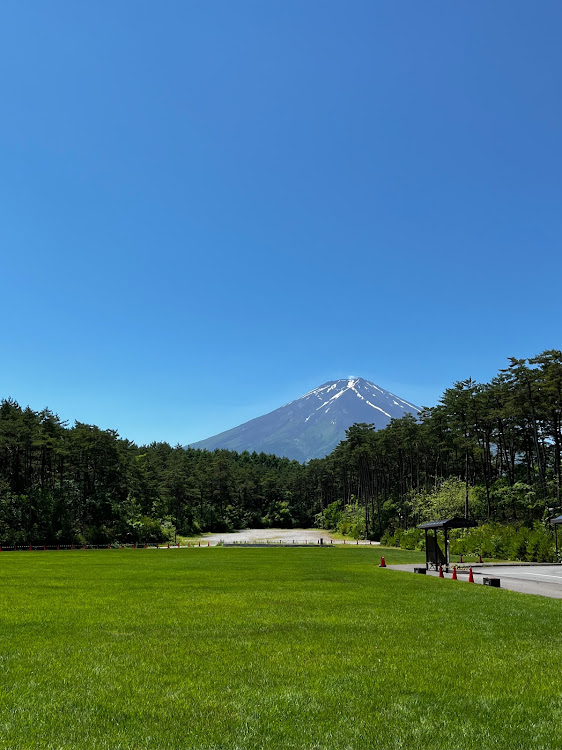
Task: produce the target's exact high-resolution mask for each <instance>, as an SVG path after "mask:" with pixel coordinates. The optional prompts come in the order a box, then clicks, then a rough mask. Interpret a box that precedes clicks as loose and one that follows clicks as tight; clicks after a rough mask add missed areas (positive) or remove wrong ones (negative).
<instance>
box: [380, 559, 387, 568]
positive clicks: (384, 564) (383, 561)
mask: <svg viewBox="0 0 562 750" xmlns="http://www.w3.org/2000/svg"><path fill="white" fill-rule="evenodd" d="M379 568H386V562H385V559H384V557H381V564H380V565H379Z"/></svg>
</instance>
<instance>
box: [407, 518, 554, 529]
mask: <svg viewBox="0 0 562 750" xmlns="http://www.w3.org/2000/svg"><path fill="white" fill-rule="evenodd" d="M560 518H561V519H562V516H560ZM561 523H562V521H561ZM477 525H478V524H477V523H476V521H471V520H470V519H468V518H461V517H460V516H455V517H454V518H445V519H443V520H442V521H427V523H422V524H420V525H419V526H418V529H468V528H470V527H472V526H477Z"/></svg>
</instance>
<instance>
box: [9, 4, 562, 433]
mask: <svg viewBox="0 0 562 750" xmlns="http://www.w3.org/2000/svg"><path fill="white" fill-rule="evenodd" d="M0 19H1V23H0V66H1V76H0V96H1V99H0V101H1V107H2V116H1V117H0V166H1V168H0V254H1V266H0V268H1V276H0V326H1V347H0V396H3V397H7V396H11V397H13V398H15V399H17V400H18V401H19V402H20V403H21V404H25V405H26V404H29V405H30V406H31V407H32V408H35V409H39V408H42V407H44V406H49V407H50V408H51V409H53V410H54V411H55V412H57V413H58V414H59V415H60V416H61V417H63V418H64V419H68V420H70V421H71V422H72V421H73V420H74V419H79V420H80V421H84V422H89V423H94V424H98V425H100V426H101V427H104V428H106V427H111V428H115V429H117V430H118V431H119V433H120V434H121V435H123V436H124V437H128V438H130V439H133V440H135V441H137V442H150V441H152V440H167V441H169V442H171V443H172V444H175V443H178V442H179V443H182V444H185V443H188V442H191V441H195V440H198V439H202V438H205V437H208V436H209V435H212V434H214V433H216V432H219V431H221V430H224V429H228V428H229V427H233V426H235V425H236V424H239V423H240V422H243V421H245V420H247V419H250V418H252V417H254V416H258V415H259V414H262V413H264V412H266V411H269V410H271V409H274V408H276V407H277V406H279V405H281V404H282V403H285V402H286V401H289V400H291V399H293V398H296V397H298V396H300V395H301V394H302V393H304V392H306V391H308V390H310V389H311V388H314V387H316V386H317V385H319V384H320V383H323V382H325V381H327V380H331V379H334V378H338V377H345V376H348V375H358V376H362V377H365V378H367V379H369V380H373V381H374V382H375V383H377V384H379V385H380V386H382V387H385V388H388V389H389V390H392V391H394V392H395V393H397V394H398V395H400V396H401V397H402V398H405V399H407V400H409V401H413V402H415V403H418V404H422V405H432V404H434V403H435V402H436V401H437V399H438V398H439V396H440V394H441V393H442V391H443V390H444V389H445V388H446V387H448V386H449V385H451V384H452V383H453V382H454V381H455V380H459V379H463V378H466V377H469V376H471V377H473V378H475V379H477V380H488V379H489V378H491V377H493V375H494V374H495V373H496V372H497V370H498V369H499V368H501V367H503V366H504V365H505V363H506V358H507V357H508V356H518V357H526V356H532V355H533V354H535V353H538V352H539V351H542V350H544V349H547V348H562V342H561V336H560V320H561V316H560V292H559V286H560V276H561V271H562V260H561V254H560V246H561V242H560V240H561V238H562V212H561V210H560V208H561V205H562V182H561V180H562V178H561V175H562V163H561V162H562V156H561V149H560V123H561V121H562V100H561V98H560V91H561V90H562V81H561V78H562V46H561V45H560V41H559V37H560V28H561V24H562V4H561V3H560V2H559V0H555V1H552V2H551V1H549V0H541V2H540V3H530V2H528V1H526V2H518V1H517V0H495V1H494V2H493V3H490V2H488V0H477V1H476V2H471V3H450V2H446V0H441V1H440V2H435V1H432V0H426V1H424V2H423V3H421V2H419V0H411V1H408V0H399V2H396V1H395V0H385V1H384V2H377V1H376V0H366V1H365V2H358V1H355V0H348V2H346V3H342V2H330V1H326V0H323V1H322V2H316V1H313V0H305V1H304V2H303V0H299V1H298V2H293V1H292V0H282V1H281V0H279V2H272V1H268V0H260V2H257V1H256V2H245V1H244V0H239V2H231V1H230V0H229V1H228V2H221V1H219V0H207V1H206V2H204V3H195V2H179V1H178V2H169V1H166V0H159V2H158V3H156V2H142V0H141V1H138V0H136V1H135V2H134V3H133V2H132V1H131V0H129V1H128V2H120V1H119V0H112V1H111V2H105V1H101V2H97V3H75V2H62V1H61V2H56V1H55V2H49V3H44V2H26V1H25V0H22V2H18V3H11V4H9V5H6V6H5V7H4V8H3V10H2V12H1V16H0Z"/></svg>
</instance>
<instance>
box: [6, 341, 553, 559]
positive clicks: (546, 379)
mask: <svg viewBox="0 0 562 750" xmlns="http://www.w3.org/2000/svg"><path fill="white" fill-rule="evenodd" d="M561 420H562V352H560V351H558V350H548V351H544V352H542V353H541V354H539V355H537V356H536V357H532V358H529V359H515V358H510V359H509V360H508V364H507V367H506V368H505V369H502V370H500V372H499V373H498V374H497V376H496V377H494V378H493V379H492V380H491V382H489V383H476V382H474V381H473V380H472V379H470V378H469V379H467V380H463V381H459V382H457V383H455V384H454V385H453V386H452V387H451V388H449V389H447V390H446V391H445V392H444V393H443V396H442V397H441V399H440V400H439V402H438V404H437V405H436V406H434V407H431V408H424V409H423V410H422V412H421V413H420V414H419V416H418V418H417V419H416V418H415V417H413V416H405V417H403V418H402V419H398V420H393V421H392V422H391V424H390V425H388V427H386V428H385V429H382V430H378V431H377V430H375V429H374V428H373V425H368V424H355V425H352V426H351V427H350V428H349V429H348V430H347V435H346V439H345V440H343V441H342V442H341V443H340V444H339V445H338V446H337V447H336V448H335V449H334V451H333V452H332V453H331V454H330V455H329V456H327V457H326V458H323V459H316V460H312V461H310V462H309V463H308V464H306V465H303V464H300V463H298V462H296V461H290V460H288V459H286V458H280V457H277V456H273V455H266V454H263V453H260V454H257V453H249V452H243V453H234V452H231V451H225V450H217V451H214V452H208V451H200V450H195V449H192V448H184V447H182V446H179V445H178V446H175V447H172V446H170V445H168V444H167V443H152V444H150V445H144V446H137V445H136V444H135V443H133V442H131V441H129V440H126V439H124V438H122V437H120V436H119V435H118V433H117V432H116V431H114V430H102V429H100V428H98V427H96V426H94V425H88V424H84V423H81V422H75V424H74V425H72V426H68V424H66V423H64V422H63V421H61V420H60V419H59V418H58V417H57V415H56V414H55V413H53V412H52V411H50V410H49V409H44V410H42V411H33V410H32V409H30V408H29V407H26V408H24V407H21V406H20V405H19V404H18V403H16V402H15V401H14V400H12V399H9V398H7V399H4V400H3V401H2V402H1V404H0V545H2V546H5V547H8V546H19V545H28V544H34V545H36V544H57V543H60V544H66V543H68V544H69V543H89V544H108V543H119V542H120V543H127V542H129V543H130V542H155V541H165V540H166V539H171V538H173V537H174V535H175V534H176V533H177V534H181V535H193V534H199V533H201V532H205V531H228V530H235V529H240V528H250V527H252V528H261V527H285V528H288V527H293V526H295V527H297V526H310V525H313V524H316V525H320V526H325V527H327V528H338V529H339V530H340V531H342V532H343V533H351V534H353V535H354V536H362V537H367V538H371V539H380V538H381V537H382V536H383V535H386V537H387V538H388V537H389V536H391V535H396V534H397V533H398V532H399V531H400V530H405V529H408V528H412V527H415V526H416V524H418V523H420V522H421V521H423V520H426V519H428V518H432V517H433V518H435V517H446V516H447V515H462V516H466V517H470V518H472V519H474V520H477V521H480V522H483V523H484V522H488V523H490V522H494V523H498V524H518V525H523V526H528V527H531V526H532V525H533V524H537V523H545V522H547V520H548V518H549V517H550V516H551V515H553V514H557V513H560V512H561V510H560V484H561V477H560V458H561V457H560V452H561V446H562V436H561Z"/></svg>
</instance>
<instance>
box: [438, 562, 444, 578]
mask: <svg viewBox="0 0 562 750" xmlns="http://www.w3.org/2000/svg"><path fill="white" fill-rule="evenodd" d="M439 578H445V576H444V575H443V566H442V565H440V566H439Z"/></svg>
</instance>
